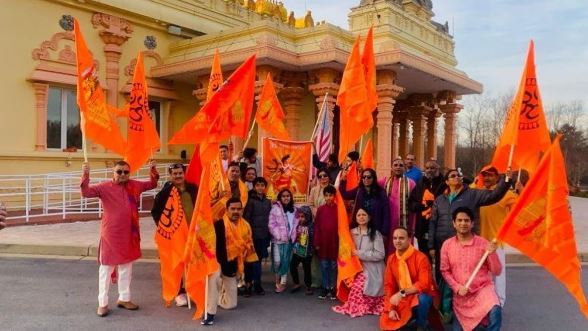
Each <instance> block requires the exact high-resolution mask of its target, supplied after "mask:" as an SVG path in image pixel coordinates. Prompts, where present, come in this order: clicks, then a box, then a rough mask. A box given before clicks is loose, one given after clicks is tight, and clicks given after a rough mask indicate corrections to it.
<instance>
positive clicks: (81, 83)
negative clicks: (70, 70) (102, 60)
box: [74, 18, 126, 155]
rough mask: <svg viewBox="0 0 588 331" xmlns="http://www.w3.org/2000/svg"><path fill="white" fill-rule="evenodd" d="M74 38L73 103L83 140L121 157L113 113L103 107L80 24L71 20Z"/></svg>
mask: <svg viewBox="0 0 588 331" xmlns="http://www.w3.org/2000/svg"><path fill="white" fill-rule="evenodd" d="M74 34H75V42H76V61H77V71H78V85H77V101H78V107H79V108H80V119H81V128H82V133H83V135H84V137H85V138H88V139H90V140H92V141H94V142H95V143H97V144H100V145H102V146H104V147H105V148H106V149H109V150H111V151H113V152H115V153H117V154H119V155H125V146H126V142H125V141H124V139H123V137H122V135H121V134H120V131H119V128H118V125H117V124H116V120H115V115H114V112H112V111H111V107H109V106H108V105H107V104H106V98H105V96H104V91H103V90H102V87H101V86H100V82H99V80H98V70H97V69H96V65H95V64H94V59H93V58H92V54H91V53H90V50H88V47H87V46H86V41H85V40H84V36H83V35H82V31H80V24H79V23H78V20H77V19H75V18H74Z"/></svg>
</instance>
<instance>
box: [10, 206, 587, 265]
mask: <svg viewBox="0 0 588 331" xmlns="http://www.w3.org/2000/svg"><path fill="white" fill-rule="evenodd" d="M570 205H571V207H572V214H573V218H574V228H575V231H576V244H577V247H578V253H579V255H580V261H581V262H588V199H582V198H575V197H570ZM154 232H155V224H154V222H153V220H152V219H151V217H143V218H141V248H142V251H143V258H146V259H156V258H157V247H156V245H155V242H154V240H153V234H154ZM99 233H100V223H99V222H97V221H88V222H75V223H60V224H46V225H32V226H13V227H8V228H6V229H4V230H2V231H0V254H35V255H58V256H72V257H75V256H79V257H96V253H97V247H98V236H99ZM506 252H507V263H526V262H530V261H529V260H528V259H527V258H526V257H525V256H523V255H522V254H520V253H519V252H518V251H517V250H516V249H513V248H511V247H507V249H506Z"/></svg>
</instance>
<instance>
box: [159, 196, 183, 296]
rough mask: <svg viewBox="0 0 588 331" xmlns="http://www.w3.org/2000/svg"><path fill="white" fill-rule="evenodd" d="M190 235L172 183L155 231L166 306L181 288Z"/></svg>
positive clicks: (179, 200) (162, 290)
mask: <svg viewBox="0 0 588 331" xmlns="http://www.w3.org/2000/svg"><path fill="white" fill-rule="evenodd" d="M187 238H188V223H187V222H186V215H185V214H184V208H183V207H182V200H181V198H180V193H179V191H178V189H177V188H176V187H175V186H172V189H171V192H170V194H169V198H168V199H167V201H166V203H165V209H164V210H163V213H162V214H161V216H160V218H159V222H158V223H157V228H156V230H155V243H156V244H157V250H158V252H159V262H160V274H161V292H162V295H163V300H164V301H165V304H166V306H169V305H170V304H171V302H172V300H173V299H174V298H175V297H176V295H177V294H178V291H179V289H180V283H181V280H182V275H183V272H184V260H183V259H184V249H185V247H186V240H187Z"/></svg>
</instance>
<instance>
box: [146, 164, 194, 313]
mask: <svg viewBox="0 0 588 331" xmlns="http://www.w3.org/2000/svg"><path fill="white" fill-rule="evenodd" d="M167 171H168V174H169V181H167V182H166V183H165V184H164V185H163V187H162V188H161V191H159V193H157V195H156V196H155V199H154V201H153V208H151V216H152V217H153V220H154V221H155V226H158V225H159V221H160V219H161V215H162V214H163V212H164V210H165V206H166V204H167V200H168V199H169V196H170V194H171V193H172V190H173V188H174V187H175V188H176V189H177V190H178V193H179V196H180V200H181V204H182V210H183V211H184V219H185V220H186V223H188V227H189V226H190V220H191V219H192V212H193V211H194V205H195V204H196V195H197V194H198V187H197V186H196V185H194V184H192V183H188V182H187V181H186V179H185V174H186V166H185V165H183V164H181V163H174V164H171V165H170V166H169V167H168V169H167ZM163 224H165V223H163ZM175 301H176V305H177V306H178V307H183V306H187V305H188V299H187V297H186V290H185V289H184V286H183V284H182V286H181V288H180V291H179V293H178V295H177V296H176V298H175Z"/></svg>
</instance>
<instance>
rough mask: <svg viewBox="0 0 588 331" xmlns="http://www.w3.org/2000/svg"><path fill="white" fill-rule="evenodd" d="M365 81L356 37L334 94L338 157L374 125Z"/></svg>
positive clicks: (343, 154) (352, 146) (351, 147)
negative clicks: (337, 118) (337, 131)
mask: <svg viewBox="0 0 588 331" xmlns="http://www.w3.org/2000/svg"><path fill="white" fill-rule="evenodd" d="M368 104H369V100H368V95H367V87H366V81H365V70H364V67H363V64H362V62H361V58H360V55H359V36H357V39H356V40H355V43H354V44H353V48H352V50H351V54H350V55H349V59H348V60H347V65H346V66H345V71H343V77H342V78H341V87H340V88H339V94H338V95H337V105H339V109H340V111H339V118H340V128H339V160H343V159H344V158H345V155H347V153H348V152H349V151H351V150H353V149H354V145H355V143H357V141H358V140H359V138H360V137H361V136H362V135H363V134H364V133H366V132H367V131H368V130H369V129H371V127H372V126H373V125H374V123H373V119H372V110H373V109H369V108H368Z"/></svg>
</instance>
